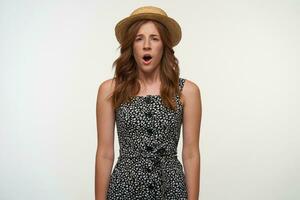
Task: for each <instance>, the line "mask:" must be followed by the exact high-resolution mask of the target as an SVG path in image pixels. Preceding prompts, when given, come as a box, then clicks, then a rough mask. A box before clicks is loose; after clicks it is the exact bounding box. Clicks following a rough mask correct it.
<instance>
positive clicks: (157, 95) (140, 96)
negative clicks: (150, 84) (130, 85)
mask: <svg viewBox="0 0 300 200" xmlns="http://www.w3.org/2000/svg"><path fill="white" fill-rule="evenodd" d="M148 97H161V95H159V94H147V95H144V96H142V95H137V96H133V98H148Z"/></svg>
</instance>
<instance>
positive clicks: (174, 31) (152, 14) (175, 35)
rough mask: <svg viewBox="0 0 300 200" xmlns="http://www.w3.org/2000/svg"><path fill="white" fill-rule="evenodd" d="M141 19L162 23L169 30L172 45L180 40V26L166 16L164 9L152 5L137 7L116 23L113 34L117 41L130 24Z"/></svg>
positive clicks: (121, 37) (124, 33) (120, 39)
mask: <svg viewBox="0 0 300 200" xmlns="http://www.w3.org/2000/svg"><path fill="white" fill-rule="evenodd" d="M141 19H152V20H156V21H158V22H160V23H161V24H163V25H164V26H165V27H166V28H167V29H168V30H169V32H170V36H171V41H172V46H176V45H177V44H178V43H179V41H180V40H181V28H180V26H179V24H178V23H177V22H176V21H175V20H174V19H172V18H170V17H168V15H167V13H166V12H165V11H164V10H162V9H161V8H158V7H154V6H143V7H140V8H137V9H136V10H134V11H133V12H132V13H131V14H130V16H129V17H126V18H124V19H122V20H121V21H119V22H118V23H117V25H116V27H115V34H116V37H117V40H118V41H119V43H121V41H122V39H123V37H124V36H125V35H126V31H127V29H128V28H129V27H130V25H132V24H133V23H134V22H136V21H138V20H141Z"/></svg>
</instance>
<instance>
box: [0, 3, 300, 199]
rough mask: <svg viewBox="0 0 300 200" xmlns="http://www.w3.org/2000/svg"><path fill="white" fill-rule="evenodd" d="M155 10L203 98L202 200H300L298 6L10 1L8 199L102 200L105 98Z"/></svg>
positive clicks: (6, 37) (4, 78)
mask: <svg viewBox="0 0 300 200" xmlns="http://www.w3.org/2000/svg"><path fill="white" fill-rule="evenodd" d="M145 5H153V6H159V7H161V8H162V9H164V10H165V11H166V12H167V13H168V15H169V16H170V17H173V18H174V19H176V20H177V21H178V22H179V23H180V25H181V27H182V40H181V42H180V43H179V45H177V46H176V47H175V48H174V50H175V56H176V57H177V58H178V59H179V66H180V73H181V74H180V76H181V77H183V78H186V79H189V80H191V81H193V82H194V83H196V84H197V85H198V86H199V88H200V90H201V97H202V106H203V110H202V124H201V132H200V151H201V178H200V181H201V187H200V191H201V192H200V200H216V199H222V200H296V199H300V192H299V189H300V177H299V176H300V175H299V169H300V161H299V158H300V153H299V152H300V151H299V146H297V145H299V141H300V136H299V134H300V131H299V122H298V118H299V117H298V115H297V114H298V113H299V103H298V102H299V100H300V98H299V88H298V85H299V80H298V79H299V67H300V65H299V64H300V62H299V51H300V45H299V44H300V42H299V35H300V26H299V25H300V14H299V13H300V1H298V0H281V1H278V0H269V1H268V0H252V1H246V0H228V1H222V0H209V1H208V0H206V1H201V0H200V1H199V0H197V1H196V0H195V1H189V0H185V1H179V0H178V1H175V0H172V1H171V0H170V1H154V0H152V1H130V0H122V1H121V0H120V1H100V0H72V1H71V0H42V1H34V0H27V1H25V0H9V1H8V0H1V1H0V29H1V30H0V67H1V71H0V81H1V84H0V86H1V91H0V92H1V93H0V95H1V97H0V106H1V107H0V108H1V115H0V133H1V135H0V199H1V200H19V199H25V200H40V199H44V200H87V199H94V169H95V168H94V167H95V153H96V147H97V146H96V145H97V131H96V97H97V90H98V87H99V85H100V84H101V83H102V82H103V81H104V80H106V79H109V78H112V76H113V74H114V68H112V63H113V61H114V60H115V59H116V58H117V57H118V55H119V50H118V49H117V48H118V46H119V44H118V42H117V40H116V38H115V35H114V27H115V25H116V23H117V22H118V21H119V20H121V19H122V18H124V17H127V16H129V14H130V13H131V12H132V11H133V10H134V9H135V8H137V7H139V6H145ZM181 130H182V129H181ZM115 142H116V143H115V156H116V157H117V156H118V155H119V154H118V153H119V152H118V148H119V146H118V138H117V134H116V133H115ZM181 145H182V137H181V139H180V144H179V146H178V153H179V155H181V147H182V146H181ZM179 158H180V160H181V156H179Z"/></svg>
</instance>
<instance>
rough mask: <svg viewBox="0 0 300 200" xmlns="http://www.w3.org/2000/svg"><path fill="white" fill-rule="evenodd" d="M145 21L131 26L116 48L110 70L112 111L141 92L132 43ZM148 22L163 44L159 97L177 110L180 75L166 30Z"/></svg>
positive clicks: (156, 23)
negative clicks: (111, 77)
mask: <svg viewBox="0 0 300 200" xmlns="http://www.w3.org/2000/svg"><path fill="white" fill-rule="evenodd" d="M148 21H149V20H147V19H146V20H139V21H137V22H135V23H134V24H132V25H131V26H130V27H129V29H128V31H127V35H126V36H125V37H124V38H123V40H122V42H121V44H120V46H119V48H120V49H121V51H120V53H121V54H120V56H119V57H118V58H117V59H116V60H115V61H114V62H113V67H114V66H115V74H114V77H113V80H115V87H114V91H113V93H112V96H111V98H112V105H113V107H114V109H117V108H118V107H119V106H120V105H121V104H122V103H124V102H128V101H130V100H131V98H132V97H134V96H136V95H137V94H138V92H139V90H140V88H141V86H140V84H139V82H138V71H137V63H136V61H135V58H134V56H133V42H134V40H135V37H136V34H137V32H138V30H139V28H140V27H141V26H142V25H143V24H144V23H146V22H148ZM151 21H152V22H153V23H154V25H155V27H156V28H157V29H158V32H159V34H160V37H161V40H162V43H163V54H162V58H161V61H160V79H161V86H160V91H161V94H160V97H161V99H162V103H163V104H164V105H165V106H166V107H168V108H170V109H172V110H176V102H175V99H174V98H175V96H176V95H179V96H181V92H180V90H179V87H178V85H179V73H180V71H179V66H178V59H177V58H176V57H175V55H174V50H173V48H172V46H171V40H170V36H169V34H170V33H169V31H168V29H166V27H165V26H164V25H162V24H161V23H159V22H158V21H155V20H151Z"/></svg>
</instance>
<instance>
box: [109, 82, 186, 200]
mask: <svg viewBox="0 0 300 200" xmlns="http://www.w3.org/2000/svg"><path fill="white" fill-rule="evenodd" d="M184 82H185V79H183V78H179V89H180V90H182V88H183V86H184ZM176 104H177V108H176V111H173V110H171V109H169V108H167V107H166V106H164V105H163V104H162V99H161V96H160V95H147V96H135V97H133V98H132V100H131V101H130V102H127V103H123V104H122V105H121V106H120V107H119V108H118V109H116V113H115V114H116V115H115V116H116V125H117V134H118V140H119V147H120V150H119V157H118V160H117V163H116V165H115V167H114V169H113V171H112V174H111V176H110V181H109V186H108V191H107V200H118V199H122V200H126V199H130V200H135V199H149V200H152V199H164V200H165V199H166V200H169V199H172V200H173V199H174V200H178V199H187V188H186V180H185V173H184V170H183V165H182V164H181V162H180V161H179V160H178V157H177V147H178V141H179V137H180V131H181V125H182V120H183V105H182V104H181V102H180V99H179V96H178V95H177V96H176Z"/></svg>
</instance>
